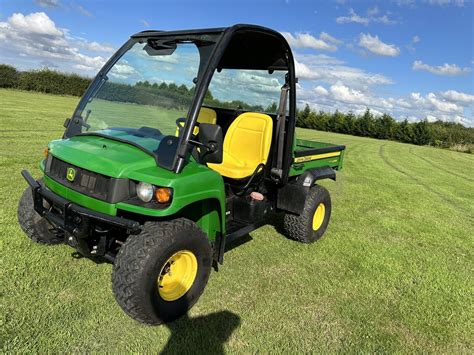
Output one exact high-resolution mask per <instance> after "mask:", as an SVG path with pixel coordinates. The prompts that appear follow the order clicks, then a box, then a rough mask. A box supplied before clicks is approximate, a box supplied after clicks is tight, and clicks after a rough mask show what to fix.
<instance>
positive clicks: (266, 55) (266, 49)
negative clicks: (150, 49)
mask: <svg viewBox="0 0 474 355" xmlns="http://www.w3.org/2000/svg"><path fill="white" fill-rule="evenodd" d="M206 34H208V35H213V36H215V35H219V34H222V37H221V40H220V41H219V42H218V44H217V45H218V48H217V51H218V52H220V53H222V57H221V59H220V61H219V63H218V64H217V69H218V70H220V69H254V70H288V69H289V61H290V60H292V58H291V50H290V48H289V45H288V43H287V41H286V40H285V38H284V37H283V36H282V35H281V34H280V33H279V32H277V31H274V30H272V29H269V28H266V27H262V26H256V25H245V24H239V25H234V26H232V27H224V28H208V29H194V30H179V31H155V30H148V31H143V32H139V33H137V34H135V35H133V36H132V38H154V37H166V38H170V39H171V38H176V37H181V38H182V39H186V38H189V39H192V38H193V37H194V38H195V36H197V35H206Z"/></svg>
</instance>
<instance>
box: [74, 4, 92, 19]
mask: <svg viewBox="0 0 474 355" xmlns="http://www.w3.org/2000/svg"><path fill="white" fill-rule="evenodd" d="M76 9H77V11H78V12H79V13H80V14H81V15H83V16H86V17H92V13H91V12H90V11H88V10H86V9H85V8H84V6H81V5H77V6H76Z"/></svg>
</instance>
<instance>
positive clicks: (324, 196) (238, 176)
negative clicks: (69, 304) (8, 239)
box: [18, 25, 344, 324]
mask: <svg viewBox="0 0 474 355" xmlns="http://www.w3.org/2000/svg"><path fill="white" fill-rule="evenodd" d="M295 86H296V78H295V67H294V60H293V55H292V52H291V50H290V47H289V46H288V43H287V42H286V40H285V39H284V38H283V37H282V35H281V34H280V33H278V32H276V31H273V30H271V29H268V28H264V27H259V26H253V25H235V26H232V27H229V28H213V29H202V30H187V31H144V32H140V33H137V34H135V35H133V36H132V37H131V38H130V39H129V40H128V41H127V42H126V43H125V44H124V45H123V46H122V47H121V48H120V49H119V50H118V51H117V53H115V54H114V55H113V56H112V57H111V58H110V60H109V61H108V62H107V63H106V64H105V65H104V67H103V68H102V69H101V70H100V71H99V73H98V74H97V76H96V78H95V79H94V80H93V82H92V83H91V85H90V86H89V88H88V89H87V91H86V93H85V94H84V96H83V97H82V99H81V100H80V102H79V104H78V106H77V108H76V110H75V111H74V113H73V114H72V116H71V118H69V119H67V120H66V121H65V128H66V130H65V132H64V135H63V137H62V139H59V140H54V141H52V142H50V143H49V144H48V147H47V149H46V150H45V159H44V160H43V161H41V163H40V168H41V171H42V175H43V176H42V177H40V178H39V179H38V180H36V179H34V178H33V177H32V176H31V175H30V174H29V173H28V171H26V170H23V171H22V175H23V177H24V178H25V180H26V182H27V183H28V184H29V187H28V188H27V189H26V190H25V192H24V193H23V196H22V197H21V201H20V203H19V209H18V219H19V223H20V225H21V227H22V229H23V230H24V232H25V233H26V234H27V235H28V236H29V237H30V238H31V239H33V240H34V241H37V242H41V243H46V244H55V243H67V244H69V245H70V246H72V247H73V248H75V249H77V251H78V252H80V253H81V254H83V255H84V256H88V257H95V256H96V257H102V258H105V259H108V260H110V261H112V262H113V273H112V285H113V292H114V294H115V297H116V299H117V302H118V304H119V305H120V306H121V307H122V308H123V310H124V311H125V312H126V313H127V314H128V315H130V316H131V317H132V318H134V319H136V320H138V321H140V322H143V323H147V324H160V323H163V322H168V321H172V320H173V319H176V318H178V317H179V316H181V315H183V314H184V313H186V312H187V310H188V309H189V308H190V307H192V306H193V304H194V303H195V302H196V301H197V300H198V298H199V296H200V295H201V293H202V292H203V290H204V287H205V285H206V283H207V281H208V278H209V274H210V271H211V267H212V266H213V265H214V266H215V267H216V268H217V266H218V265H219V264H222V262H223V257H224V250H225V247H226V244H228V243H230V242H231V241H233V240H235V239H236V238H239V237H242V236H245V235H247V234H248V233H250V232H252V231H253V230H255V229H256V228H259V227H260V226H262V225H263V224H265V223H268V217H269V216H271V215H273V214H275V213H281V214H284V217H283V218H284V228H285V230H286V233H287V235H288V237H290V238H293V239H295V240H297V241H300V242H304V243H311V242H314V241H316V240H317V239H318V238H320V237H321V236H322V235H323V233H324V232H325V230H326V228H327V226H328V222H329V218H330V215H331V199H330V197H329V193H328V191H327V190H326V189H325V188H323V187H322V186H320V185H318V184H317V182H318V180H320V179H327V178H329V179H333V180H335V178H336V173H335V170H339V169H341V165H342V158H343V153H344V146H337V145H331V144H327V143H320V142H312V141H304V140H299V139H296V138H295V113H296V92H295ZM278 102H279V104H278Z"/></svg>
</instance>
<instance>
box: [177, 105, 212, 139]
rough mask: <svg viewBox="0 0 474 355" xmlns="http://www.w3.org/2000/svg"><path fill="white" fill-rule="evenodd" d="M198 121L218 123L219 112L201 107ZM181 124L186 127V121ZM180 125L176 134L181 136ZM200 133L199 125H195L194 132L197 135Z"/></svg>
mask: <svg viewBox="0 0 474 355" xmlns="http://www.w3.org/2000/svg"><path fill="white" fill-rule="evenodd" d="M197 121H198V122H199V123H210V124H216V122H217V113H216V111H214V110H213V109H212V108H207V107H201V110H199V115H198V119H197ZM179 125H180V126H181V127H184V122H180V123H179ZM179 132H180V127H177V128H176V132H175V134H174V135H175V136H176V137H179ZM198 133H199V127H196V126H195V127H194V130H193V134H194V135H195V136H196V135H197V134H198Z"/></svg>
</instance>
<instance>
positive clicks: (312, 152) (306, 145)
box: [290, 139, 346, 176]
mask: <svg viewBox="0 0 474 355" xmlns="http://www.w3.org/2000/svg"><path fill="white" fill-rule="evenodd" d="M345 149H346V147H345V146H344V145H334V144H330V143H323V142H315V141H309V140H303V139H296V140H295V145H294V151H293V164H292V166H291V168H290V176H296V175H300V174H302V173H303V172H304V171H306V170H308V169H313V168H320V167H326V166H327V167H331V168H333V169H335V170H341V169H342V161H343V157H344V151H345Z"/></svg>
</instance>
